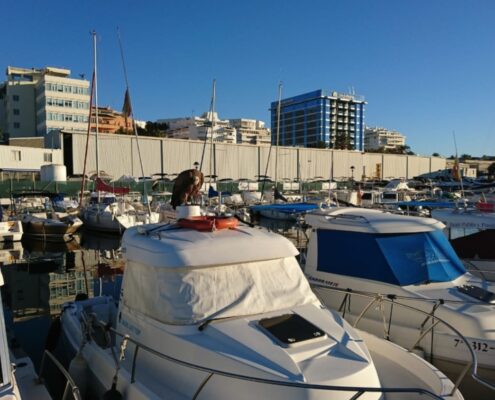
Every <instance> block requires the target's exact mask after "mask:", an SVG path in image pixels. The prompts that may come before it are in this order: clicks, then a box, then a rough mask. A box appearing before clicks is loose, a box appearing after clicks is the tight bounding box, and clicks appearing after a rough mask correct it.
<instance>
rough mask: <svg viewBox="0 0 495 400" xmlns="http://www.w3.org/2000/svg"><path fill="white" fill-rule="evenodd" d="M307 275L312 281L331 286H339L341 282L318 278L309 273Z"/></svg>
mask: <svg viewBox="0 0 495 400" xmlns="http://www.w3.org/2000/svg"><path fill="white" fill-rule="evenodd" d="M307 277H308V279H309V280H310V281H313V282H319V283H324V284H325V285H328V286H331V287H338V286H339V284H338V283H337V282H332V281H327V280H325V279H321V278H316V277H314V276H311V275H307Z"/></svg>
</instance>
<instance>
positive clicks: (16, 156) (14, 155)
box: [12, 150, 21, 161]
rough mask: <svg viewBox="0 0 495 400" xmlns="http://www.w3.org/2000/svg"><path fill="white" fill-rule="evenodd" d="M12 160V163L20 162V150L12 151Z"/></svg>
mask: <svg viewBox="0 0 495 400" xmlns="http://www.w3.org/2000/svg"><path fill="white" fill-rule="evenodd" d="M12 160H13V161H21V151H20V150H12Z"/></svg>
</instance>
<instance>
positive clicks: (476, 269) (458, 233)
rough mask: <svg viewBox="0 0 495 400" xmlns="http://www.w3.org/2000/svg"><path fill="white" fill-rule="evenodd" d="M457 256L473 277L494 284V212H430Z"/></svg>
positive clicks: (436, 210) (469, 209)
mask: <svg viewBox="0 0 495 400" xmlns="http://www.w3.org/2000/svg"><path fill="white" fill-rule="evenodd" d="M431 216H432V217H433V218H435V219H438V220H439V221H441V222H443V223H444V224H445V229H444V232H445V234H446V235H447V237H448V238H449V240H450V243H451V244H452V247H453V248H454V249H455V251H456V252H457V255H458V256H459V257H460V258H461V259H462V260H463V261H464V262H465V264H466V266H467V268H468V269H469V270H470V271H471V272H472V273H473V274H475V275H478V276H481V277H483V278H485V279H487V280H490V281H495V246H494V243H495V212H485V211H480V210H479V209H476V208H466V207H456V208H451V209H433V210H432V211H431Z"/></svg>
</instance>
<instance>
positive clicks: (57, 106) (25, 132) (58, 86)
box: [0, 66, 90, 137]
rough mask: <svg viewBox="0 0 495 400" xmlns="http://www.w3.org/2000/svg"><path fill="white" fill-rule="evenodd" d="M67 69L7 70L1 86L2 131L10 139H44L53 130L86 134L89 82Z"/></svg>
mask: <svg viewBox="0 0 495 400" xmlns="http://www.w3.org/2000/svg"><path fill="white" fill-rule="evenodd" d="M70 73H71V71H70V70H69V69H64V68H55V67H45V68H41V69H40V68H19V67H11V66H9V67H7V70H6V80H5V81H4V82H3V83H1V84H0V129H1V131H2V133H3V134H7V135H8V136H9V137H33V136H44V135H46V134H47V133H48V132H50V131H51V130H56V129H64V130H69V131H84V130H86V129H87V124H88V117H89V115H88V114H89V98H90V96H89V81H87V80H85V79H83V77H81V78H72V77H71V76H70Z"/></svg>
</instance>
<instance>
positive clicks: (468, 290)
mask: <svg viewBox="0 0 495 400" xmlns="http://www.w3.org/2000/svg"><path fill="white" fill-rule="evenodd" d="M457 289H458V290H459V292H461V293H464V294H467V295H468V296H470V297H473V298H475V299H476V300H480V301H482V302H484V303H491V304H494V303H495V293H492V292H490V291H488V290H485V289H483V288H481V287H479V286H473V285H464V286H458V287H457Z"/></svg>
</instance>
